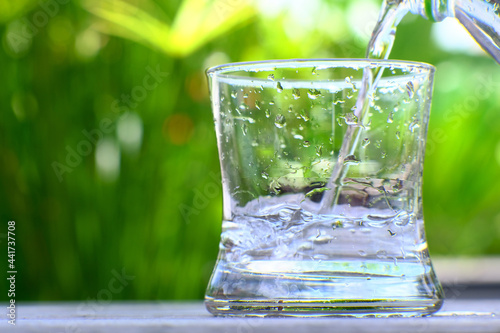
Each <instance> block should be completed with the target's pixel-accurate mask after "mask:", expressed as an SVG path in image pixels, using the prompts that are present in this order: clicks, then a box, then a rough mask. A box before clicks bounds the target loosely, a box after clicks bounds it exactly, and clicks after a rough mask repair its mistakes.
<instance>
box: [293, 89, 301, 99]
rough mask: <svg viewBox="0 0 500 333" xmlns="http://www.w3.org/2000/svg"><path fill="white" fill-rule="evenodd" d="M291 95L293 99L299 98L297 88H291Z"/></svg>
mask: <svg viewBox="0 0 500 333" xmlns="http://www.w3.org/2000/svg"><path fill="white" fill-rule="evenodd" d="M292 96H293V98H294V99H299V98H300V90H299V89H297V88H293V90H292Z"/></svg>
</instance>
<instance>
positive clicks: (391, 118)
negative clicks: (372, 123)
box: [387, 112, 394, 124]
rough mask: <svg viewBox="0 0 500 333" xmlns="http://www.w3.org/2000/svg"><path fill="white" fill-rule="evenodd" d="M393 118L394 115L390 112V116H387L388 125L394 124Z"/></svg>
mask: <svg viewBox="0 0 500 333" xmlns="http://www.w3.org/2000/svg"><path fill="white" fill-rule="evenodd" d="M393 117H394V113H392V112H389V115H388V116H387V123H388V124H392V123H393V122H394V119H393Z"/></svg>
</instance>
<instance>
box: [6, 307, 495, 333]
mask: <svg viewBox="0 0 500 333" xmlns="http://www.w3.org/2000/svg"><path fill="white" fill-rule="evenodd" d="M17 311H18V312H17V314H18V319H17V322H16V326H15V327H13V326H12V325H9V324H8V323H7V320H6V319H3V320H2V321H1V322H0V332H2V333H3V332H13V333H14V332H16V333H19V332H37V333H59V332H61V333H70V332H71V333H73V332H75V333H76V332H78V333H86V332H111V333H113V332H120V333H122V332H123V333H129V332H144V333H160V332H207V333H211V332H237V333H239V332H241V333H253V332H255V333H257V332H259V333H260V332H264V333H266V332H286V333H295V332H297V333H299V332H312V331H326V332H370V333H373V332H397V333H400V332H410V333H412V332H414V333H432V332H445V333H446V332H500V299H496V300H460V299H456V300H447V301H446V302H445V305H444V307H443V309H442V310H441V311H439V312H438V313H436V314H435V315H433V316H429V317H424V318H361V319H355V318H332V317H329V318H328V317H323V318H218V317H213V316H212V315H210V314H209V313H208V312H206V310H205V308H204V306H203V304H202V303H201V302H190V303H186V302H181V303H176V302H120V303H111V304H97V303H95V304H90V303H81V302H72V303H47V302H44V303H26V304H23V303H21V304H20V305H18V307H17Z"/></svg>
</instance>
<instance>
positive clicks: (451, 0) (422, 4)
mask: <svg viewBox="0 0 500 333" xmlns="http://www.w3.org/2000/svg"><path fill="white" fill-rule="evenodd" d="M408 5H409V10H410V12H412V13H413V14H417V15H421V16H423V17H424V18H426V19H428V20H431V21H435V22H439V21H442V20H444V19H445V18H447V17H453V18H456V19H457V20H458V21H459V22H460V23H461V24H462V25H463V26H464V27H465V28H466V29H467V31H469V33H470V34H471V35H472V37H473V38H474V39H475V40H476V42H478V43H479V45H481V46H482V48H483V49H484V50H485V51H487V52H488V53H489V54H490V55H491V56H492V57H493V58H494V59H495V60H496V61H497V62H498V63H499V64H500V1H499V0H408Z"/></svg>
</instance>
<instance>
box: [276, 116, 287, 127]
mask: <svg viewBox="0 0 500 333" xmlns="http://www.w3.org/2000/svg"><path fill="white" fill-rule="evenodd" d="M274 125H275V126H276V127H278V128H283V127H284V126H285V125H286V118H285V116H284V115H282V114H278V115H277V116H276V118H275V119H274Z"/></svg>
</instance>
